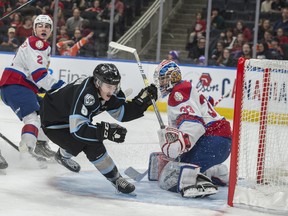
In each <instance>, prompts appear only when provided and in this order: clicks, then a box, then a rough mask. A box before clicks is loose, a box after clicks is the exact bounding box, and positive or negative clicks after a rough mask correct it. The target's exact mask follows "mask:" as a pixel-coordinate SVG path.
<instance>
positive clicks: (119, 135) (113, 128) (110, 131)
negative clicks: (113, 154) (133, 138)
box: [97, 121, 127, 143]
mask: <svg viewBox="0 0 288 216" xmlns="http://www.w3.org/2000/svg"><path fill="white" fill-rule="evenodd" d="M97 127H98V128H99V130H98V131H99V133H98V138H99V140H101V141H102V140H104V139H109V140H111V141H113V142H117V143H122V142H124V140H125V136H126V133H127V129H126V128H124V127H122V126H120V125H118V124H115V123H111V124H110V123H108V122H103V121H102V122H101V123H100V124H99V123H97Z"/></svg>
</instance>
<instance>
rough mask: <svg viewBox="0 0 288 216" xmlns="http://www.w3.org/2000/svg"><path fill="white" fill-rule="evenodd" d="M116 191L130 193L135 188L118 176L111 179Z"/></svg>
mask: <svg viewBox="0 0 288 216" xmlns="http://www.w3.org/2000/svg"><path fill="white" fill-rule="evenodd" d="M111 183H112V185H113V186H114V187H115V188H116V190H117V191H119V192H121V193H123V194H131V193H132V192H133V191H134V190H135V186H134V185H133V184H131V183H130V182H128V181H127V180H126V179H125V178H123V177H122V176H120V177H119V178H117V179H116V180H115V181H111Z"/></svg>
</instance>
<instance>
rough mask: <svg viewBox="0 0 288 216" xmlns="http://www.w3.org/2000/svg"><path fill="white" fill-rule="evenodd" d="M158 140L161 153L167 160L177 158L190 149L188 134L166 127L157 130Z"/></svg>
mask: <svg viewBox="0 0 288 216" xmlns="http://www.w3.org/2000/svg"><path fill="white" fill-rule="evenodd" d="M158 138H159V143H160V148H161V150H162V152H163V153H164V154H165V155H166V156H167V157H169V158H177V157H178V156H179V155H181V154H183V153H184V152H186V151H187V150H188V149H190V147H191V143H190V140H189V136H188V134H184V133H182V132H181V131H179V130H178V129H177V128H173V127H168V126H167V127H165V128H164V129H160V130H158Z"/></svg>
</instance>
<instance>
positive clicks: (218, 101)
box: [214, 89, 232, 107]
mask: <svg viewBox="0 0 288 216" xmlns="http://www.w3.org/2000/svg"><path fill="white" fill-rule="evenodd" d="M231 91H232V89H230V90H229V91H228V92H227V93H226V94H224V95H222V96H221V97H220V98H219V99H218V100H217V101H216V102H215V103H214V107H216V106H217V105H218V104H219V103H220V102H221V101H222V100H223V99H224V98H226V97H227V96H228V95H229V94H230V92H231Z"/></svg>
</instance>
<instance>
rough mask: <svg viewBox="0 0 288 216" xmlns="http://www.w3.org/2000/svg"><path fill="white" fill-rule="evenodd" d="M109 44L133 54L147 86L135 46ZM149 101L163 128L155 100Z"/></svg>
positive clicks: (147, 82)
mask: <svg viewBox="0 0 288 216" xmlns="http://www.w3.org/2000/svg"><path fill="white" fill-rule="evenodd" d="M109 46H110V47H112V48H114V49H118V50H122V51H126V52H130V53H132V54H134V56H135V59H136V61H137V65H138V68H139V70H140V73H141V76H142V78H143V81H144V85H145V87H147V86H149V80H148V79H147V77H146V74H145V72H144V70H143V66H142V63H141V61H140V58H139V56H138V53H137V50H136V49H135V48H132V47H128V46H124V45H122V44H119V43H116V42H113V41H111V42H110V43H109ZM151 101H152V104H153V108H154V111H155V114H156V116H157V119H158V122H159V124H160V128H161V129H163V128H165V125H164V123H163V120H162V118H161V115H160V112H159V110H158V107H157V105H156V102H155V100H154V99H151Z"/></svg>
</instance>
